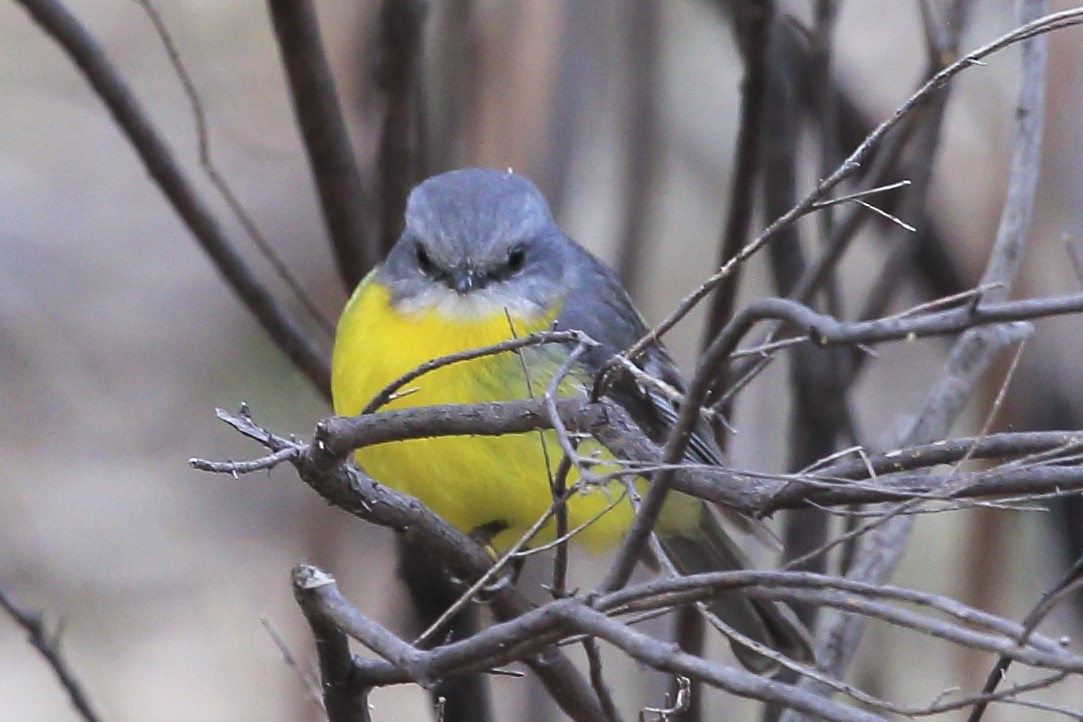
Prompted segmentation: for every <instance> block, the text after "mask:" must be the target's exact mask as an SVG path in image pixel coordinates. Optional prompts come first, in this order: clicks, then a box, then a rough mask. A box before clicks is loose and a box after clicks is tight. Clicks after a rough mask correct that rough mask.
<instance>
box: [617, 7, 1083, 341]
mask: <svg viewBox="0 0 1083 722" xmlns="http://www.w3.org/2000/svg"><path fill="white" fill-rule="evenodd" d="M1081 23H1083V8H1073V9H1071V10H1065V11H1063V12H1059V13H1051V14H1049V15H1046V16H1045V17H1042V18H1040V19H1038V20H1035V21H1033V22H1030V23H1027V24H1026V25H1023V26H1021V27H1018V28H1015V29H1014V30H1012V31H1011V32H1008V33H1005V34H1004V35H1001V36H1000V37H998V38H996V39H995V40H992V41H991V42H989V43H986V44H985V45H982V46H981V47H979V48H977V49H976V50H973V51H971V52H970V53H967V54H966V55H964V56H963V57H961V58H959V59H958V60H956V61H955V62H953V63H951V64H950V65H948V66H947V67H945V68H944V69H943V70H941V71H940V72H938V73H936V74H935V75H934V76H933V77H931V78H930V79H929V80H928V81H926V82H925V84H924V85H922V86H921V88H919V89H918V90H917V91H916V92H915V93H914V94H913V95H911V96H910V97H909V98H907V100H906V101H905V102H904V103H903V104H902V105H900V106H899V107H898V108H896V110H895V112H894V113H892V115H891V117H889V118H887V119H886V120H884V121H883V122H881V123H880V124H879V125H878V126H876V128H875V129H873V131H872V132H871V133H869V134H868V135H867V136H866V137H865V139H864V140H863V141H862V142H861V144H860V145H858V146H857V148H855V149H854V150H853V152H852V153H850V155H849V156H848V157H847V158H846V159H845V160H844V161H843V162H842V163H841V164H840V165H839V167H838V168H836V169H835V171H834V172H833V173H832V174H831V175H829V176H827V177H826V178H823V179H821V180H820V181H818V182H817V183H816V186H815V187H814V188H813V189H812V190H811V191H810V192H809V193H808V195H806V196H805V197H804V198H803V199H802V200H801V202H800V203H798V204H797V205H796V206H794V207H793V208H791V209H790V210H789V211H787V212H786V213H785V214H784V215H782V216H780V217H779V218H777V219H775V220H774V221H773V222H772V223H771V224H770V225H769V226H768V227H767V228H766V229H765V230H764V231H763V232H762V233H761V234H760V235H759V236H757V237H756V238H755V239H754V240H753V241H752V242H751V243H749V244H748V245H746V246H745V247H744V248H742V249H741V251H740V252H739V253H737V254H736V255H735V256H733V258H731V259H730V260H729V261H728V262H727V263H725V264H724V265H723V266H722V267H721V268H720V269H719V270H718V271H717V272H716V273H715V274H713V275H712V276H711V277H710V278H708V279H707V280H706V281H704V282H703V283H702V284H701V285H700V286H699V288H697V289H696V290H695V291H693V292H692V293H691V294H689V295H688V296H687V297H685V298H684V299H683V300H682V301H681V302H680V303H679V304H678V305H677V307H676V308H675V309H674V310H673V311H672V312H671V313H670V314H669V315H668V316H666V318H664V319H663V320H662V321H661V322H660V323H659V324H657V325H656V326H655V327H654V328H652V329H651V330H650V332H649V333H647V334H646V335H645V336H644V337H643V338H641V339H640V340H639V341H638V342H636V343H635V344H634V345H633V346H631V347H630V348H629V349H628V350H627V351H626V352H625V356H626V357H628V358H635V357H636V356H638V355H639V354H640V353H642V352H643V350H644V349H645V348H647V347H648V346H650V345H651V344H654V343H656V342H657V341H658V339H659V338H661V337H662V336H663V335H664V334H665V333H666V332H667V331H669V329H671V328H672V327H673V326H674V325H676V323H677V322H678V321H680V320H681V319H682V318H684V317H685V316H686V315H687V314H688V312H689V311H691V310H692V309H693V308H694V307H695V306H696V305H697V304H698V303H699V302H700V301H701V300H703V298H704V296H706V295H707V294H708V293H710V291H711V290H712V289H714V288H715V286H717V285H718V283H719V282H721V281H722V279H724V278H726V277H728V276H729V275H730V274H731V273H733V272H734V270H735V268H736V267H737V266H739V265H741V264H743V263H744V262H745V261H747V260H748V259H749V258H751V257H752V256H753V255H754V254H755V253H756V252H757V251H759V250H760V249H761V248H762V247H763V246H764V245H765V244H767V243H768V242H769V241H770V240H771V239H772V238H773V237H774V236H775V235H777V234H778V233H779V232H780V231H781V230H782V229H784V228H788V227H789V226H790V225H792V224H793V223H794V222H796V221H797V219H798V218H801V217H802V216H804V215H806V214H807V213H809V212H810V211H811V210H812V204H814V203H815V202H817V201H819V200H821V199H822V198H824V197H826V196H827V194H828V192H830V191H831V190H832V189H833V188H835V186H837V185H838V184H839V183H841V182H842V181H844V180H846V179H847V178H849V177H850V176H851V175H853V174H854V173H855V172H857V170H858V169H859V168H860V167H861V164H862V163H864V162H865V160H866V159H867V158H868V156H869V154H870V153H872V151H873V149H874V148H875V147H876V146H877V144H878V143H879V142H880V141H881V140H882V139H883V137H884V136H885V135H886V134H887V133H888V132H890V131H891V130H892V129H894V128H895V126H897V125H898V124H899V123H900V122H901V121H902V120H903V119H904V118H906V117H907V116H908V115H909V114H910V113H911V112H913V111H914V109H915V108H917V107H919V106H920V105H921V104H922V103H924V102H925V101H926V100H927V99H928V97H929V96H930V95H932V94H933V93H935V92H936V91H937V90H939V89H940V88H941V87H943V86H944V85H945V84H947V83H948V81H950V80H951V79H952V78H954V77H955V76H956V75H958V74H959V73H961V72H963V71H964V70H966V69H968V68H970V67H972V66H974V65H977V64H979V61H980V60H982V59H983V58H986V57H988V56H990V55H993V54H994V53H997V52H999V51H1001V50H1003V49H1004V48H1007V47H1009V46H1011V45H1014V44H1016V43H1019V42H1022V41H1024V40H1027V39H1028V38H1031V37H1035V36H1038V35H1043V34H1045V33H1049V32H1053V31H1055V30H1060V29H1063V28H1067V27H1072V26H1075V25H1079V24H1081Z"/></svg>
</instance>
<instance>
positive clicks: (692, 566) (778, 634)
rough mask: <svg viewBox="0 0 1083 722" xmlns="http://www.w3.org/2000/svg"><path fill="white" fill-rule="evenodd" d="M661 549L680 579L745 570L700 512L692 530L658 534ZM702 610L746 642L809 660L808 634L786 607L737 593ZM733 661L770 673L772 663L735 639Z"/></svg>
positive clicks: (731, 544)
mask: <svg viewBox="0 0 1083 722" xmlns="http://www.w3.org/2000/svg"><path fill="white" fill-rule="evenodd" d="M659 541H660V542H661V545H662V549H663V551H665V553H666V556H667V557H669V560H670V561H671V562H672V563H673V566H674V567H676V568H677V571H679V572H680V573H681V574H703V573H707V572H718V571H738V570H741V569H745V568H747V566H748V564H747V563H746V561H745V558H744V555H743V554H742V553H741V551H740V549H738V548H737V545H736V544H735V543H734V541H733V540H732V539H731V538H730V537H729V535H727V534H726V532H725V531H724V530H723V529H722V527H721V525H720V524H719V523H718V521H717V520H716V519H715V517H714V516H713V515H712V514H711V512H710V511H709V510H708V509H707V507H706V506H704V507H702V512H701V514H700V515H699V523H698V524H697V525H696V526H695V527H692V528H687V529H681V530H679V531H677V530H668V531H667V533H665V534H660V535H659ZM707 611H708V612H709V613H711V614H713V615H715V616H716V617H718V618H719V619H720V620H722V621H723V622H724V623H725V624H727V625H728V626H730V627H732V628H733V629H735V630H736V631H737V632H739V633H741V634H743V635H744V636H746V637H749V638H750V639H752V640H754V641H756V642H759V643H761V644H764V645H766V646H768V647H770V648H771V649H774V650H776V651H778V652H781V653H782V654H784V655H786V656H787V657H791V658H792V659H796V660H798V661H806V662H807V661H811V660H812V659H813V654H812V644H811V641H810V639H809V635H808V632H807V631H806V630H805V628H804V626H803V625H802V624H801V623H800V622H799V621H798V620H797V616H796V615H795V614H794V613H793V612H792V611H791V610H790V608H789V607H787V606H785V605H783V604H778V603H775V602H771V601H767V600H761V599H753V598H751V597H749V596H747V595H745V594H743V593H741V591H740V590H736V591H734V592H732V593H727V594H722V595H720V596H718V597H717V598H715V599H713V600H712V601H711V602H709V603H708V605H707ZM730 645H731V646H732V647H733V652H734V654H735V655H736V656H737V659H738V660H739V661H740V662H741V664H743V665H744V666H745V667H747V668H748V669H749V670H752V671H754V672H760V673H763V672H770V671H773V670H774V668H775V667H776V666H777V665H776V664H775V662H773V661H772V660H770V659H768V658H767V657H764V656H763V655H761V654H759V653H757V652H755V651H753V650H752V649H750V648H748V647H746V646H745V645H743V644H741V643H740V642H738V641H737V640H730Z"/></svg>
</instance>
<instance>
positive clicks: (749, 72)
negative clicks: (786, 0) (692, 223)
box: [702, 0, 774, 349]
mask: <svg viewBox="0 0 1083 722" xmlns="http://www.w3.org/2000/svg"><path fill="white" fill-rule="evenodd" d="M734 12H736V13H738V14H739V15H738V19H737V22H736V23H735V26H736V28H737V38H738V43H739V45H740V47H741V56H742V58H743V60H744V64H745V75H744V79H743V80H742V81H741V118H740V121H739V125H738V129H737V155H736V158H735V159H734V161H733V173H732V177H731V180H730V202H729V206H728V208H727V209H726V221H725V228H724V230H723V232H722V241H721V247H720V249H719V253H718V265H719V267H721V266H724V265H726V263H728V262H729V261H730V259H732V258H733V257H734V256H736V255H737V253H738V252H739V251H740V250H741V248H742V247H744V245H745V239H746V236H747V235H748V229H749V227H750V225H751V223H752V209H753V206H754V205H755V187H756V186H755V181H756V170H757V167H758V166H759V161H760V149H761V142H762V141H761V140H760V133H761V130H762V123H761V119H762V116H763V106H764V95H765V87H766V83H767V35H768V30H769V28H770V27H771V24H772V22H773V17H774V2H773V0H753V1H752V2H749V3H747V4H746V6H744V7H740V6H739V7H737V8H735V9H734ZM740 282H741V270H740V269H738V270H737V271H736V272H735V273H733V274H731V275H730V276H729V277H727V278H725V279H723V280H722V281H721V283H719V284H718V288H717V289H716V290H715V293H714V296H713V298H712V299H711V306H710V310H709V312H708V316H707V328H706V332H705V333H704V336H703V341H702V347H703V348H704V349H705V348H707V346H709V345H710V343H711V340H712V339H714V337H715V336H716V335H718V332H719V331H720V330H721V329H722V327H723V326H724V325H725V324H726V322H728V321H729V319H730V317H731V316H733V304H734V303H735V302H736V300H737V291H738V288H739V286H740Z"/></svg>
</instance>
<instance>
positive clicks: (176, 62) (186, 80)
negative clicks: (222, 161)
mask: <svg viewBox="0 0 1083 722" xmlns="http://www.w3.org/2000/svg"><path fill="white" fill-rule="evenodd" d="M135 2H136V3H137V4H138V5H139V6H140V7H142V8H143V12H145V13H146V14H147V17H149V18H150V22H151V25H153V26H154V31H155V33H157V35H158V39H159V40H160V41H161V43H162V47H163V48H164V49H165V52H166V56H167V57H168V58H169V64H170V65H172V66H173V72H174V74H175V75H176V76H177V80H179V81H180V84H181V88H182V89H183V90H184V94H185V96H186V97H187V98H188V105H189V106H191V108H192V119H193V121H194V122H195V129H196V142H197V145H198V147H199V165H200V166H201V167H202V168H203V172H204V173H206V174H207V177H208V178H209V179H210V181H211V183H212V184H213V185H214V187H215V189H217V190H218V193H219V195H221V196H222V198H223V199H224V200H225V201H226V205H228V206H229V209H230V211H232V213H233V216H234V217H235V218H236V219H237V221H238V222H239V223H240V224H241V227H242V228H244V230H245V233H247V234H248V237H249V238H251V239H252V242H253V243H254V244H255V245H256V248H258V249H259V252H260V253H261V254H263V257H264V258H265V259H266V260H267V262H268V263H269V264H271V268H273V269H274V272H275V273H277V274H278V277H279V278H281V279H282V281H283V282H285V284H286V285H287V286H288V287H289V289H290V290H291V291H293V294H294V295H295V296H296V297H297V300H298V301H300V302H301V306H302V307H303V308H304V309H305V311H306V312H307V313H308V315H309V316H311V317H312V320H314V321H315V322H316V323H317V324H318V325H319V327H320V330H322V331H324V332H325V333H328V334H334V332H335V326H334V324H333V323H331V321H330V320H328V319H327V318H326V317H325V316H324V315H323V313H322V312H321V311H320V309H319V308H317V306H316V303H315V302H314V301H313V300H312V297H311V296H310V295H309V294H308V292H307V291H306V290H305V288H304V286H302V285H301V281H300V280H299V279H298V278H297V276H296V275H294V273H293V271H292V270H290V267H289V266H288V265H287V264H286V262H285V260H283V258H282V257H281V256H280V255H279V254H278V251H276V250H275V248H274V246H272V245H271V244H270V242H268V240H267V239H266V238H265V237H264V235H263V233H262V232H261V231H260V229H259V227H258V226H257V225H256V222H255V220H253V218H252V216H250V215H249V214H248V211H247V210H246V209H245V207H244V205H243V204H242V203H241V201H240V199H239V198H238V197H237V194H236V193H234V192H233V188H232V187H231V186H230V185H229V181H227V180H226V178H225V176H223V175H222V174H221V173H220V172H219V171H218V167H217V166H216V165H215V164H214V157H213V156H212V155H211V135H210V128H209V127H208V122H207V111H206V109H205V108H204V107H203V101H202V100H200V97H199V92H198V91H197V90H196V84H195V81H194V80H193V79H192V76H191V74H189V72H188V68H187V67H185V65H184V61H183V60H182V59H181V55H180V50H179V49H178V48H177V44H176V43H175V42H174V41H173V35H172V34H171V33H170V32H169V28H168V27H166V24H165V20H163V19H162V15H161V13H160V12H159V11H158V8H157V6H156V5H155V4H154V3H153V2H151V0H135Z"/></svg>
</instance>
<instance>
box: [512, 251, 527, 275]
mask: <svg viewBox="0 0 1083 722" xmlns="http://www.w3.org/2000/svg"><path fill="white" fill-rule="evenodd" d="M525 264H526V251H524V250H523V247H522V246H516V247H515V248H513V249H511V252H510V253H508V270H509V271H511V272H512V273H518V272H519V271H521V270H523V266H524V265H525Z"/></svg>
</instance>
